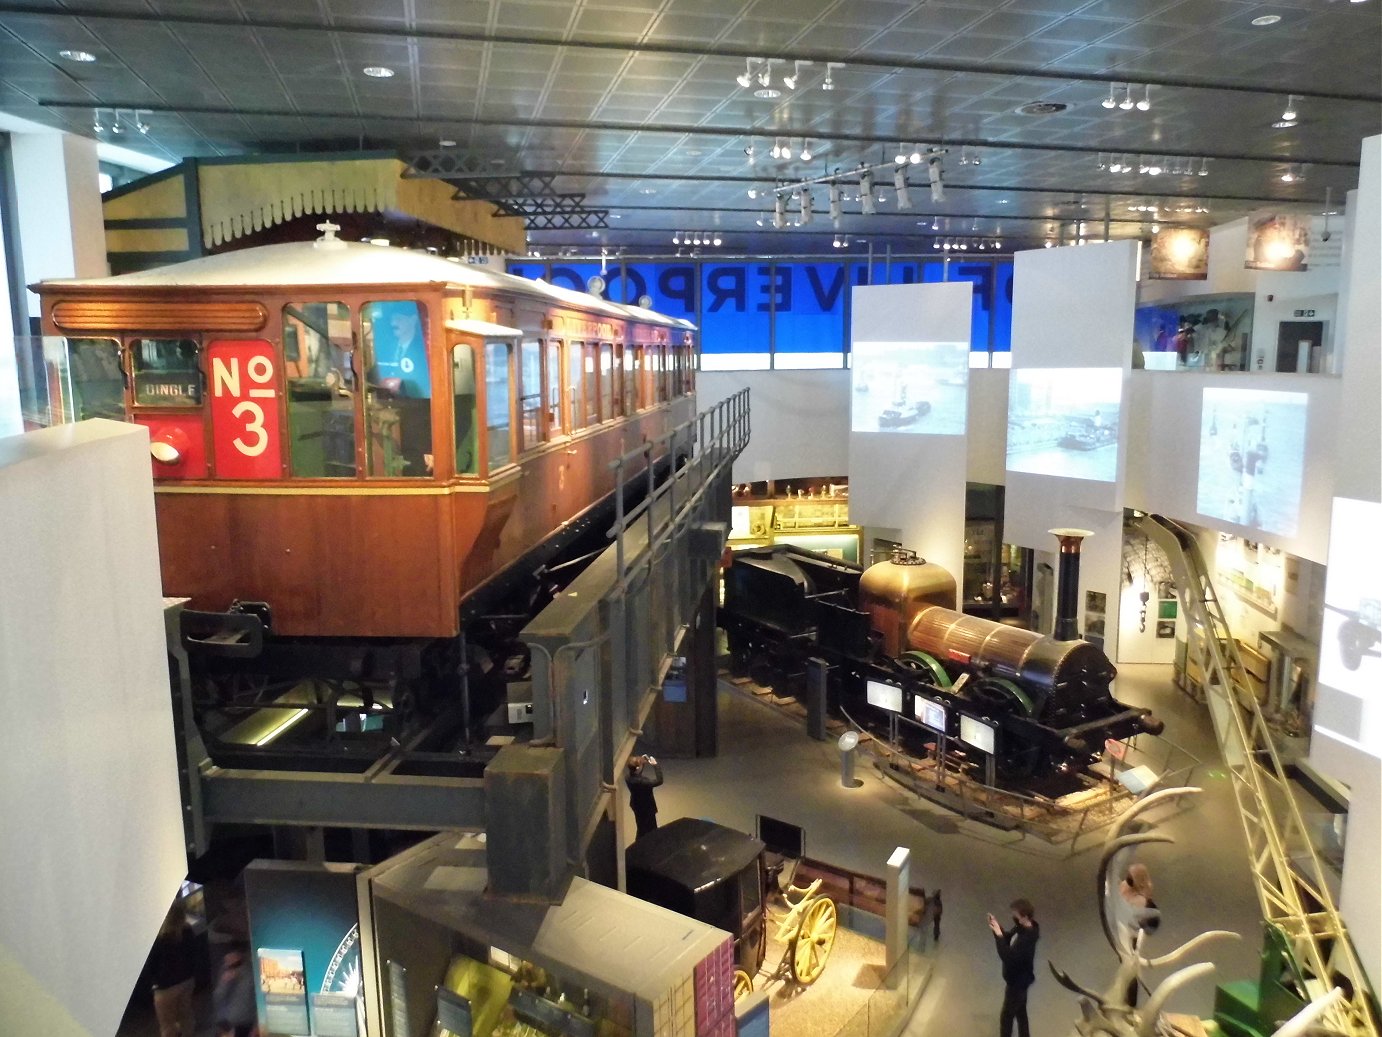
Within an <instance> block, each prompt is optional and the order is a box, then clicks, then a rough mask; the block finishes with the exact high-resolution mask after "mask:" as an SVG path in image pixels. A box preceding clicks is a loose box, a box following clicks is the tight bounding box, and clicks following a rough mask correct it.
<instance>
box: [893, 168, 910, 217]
mask: <svg viewBox="0 0 1382 1037" xmlns="http://www.w3.org/2000/svg"><path fill="white" fill-rule="evenodd" d="M893 190H894V191H895V192H896V193H897V207H898V209H900V210H902V211H903V212H906V211H908V210H910V209H911V208H912V192H911V191H910V190H908V188H907V167H906V166H898V167H897V170H896V171H895V172H894V173H893Z"/></svg>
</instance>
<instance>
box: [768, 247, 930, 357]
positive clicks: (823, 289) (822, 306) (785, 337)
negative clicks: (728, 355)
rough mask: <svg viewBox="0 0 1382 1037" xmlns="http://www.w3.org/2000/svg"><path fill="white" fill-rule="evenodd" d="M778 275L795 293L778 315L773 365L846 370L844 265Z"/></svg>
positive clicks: (783, 270) (780, 268)
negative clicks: (844, 368)
mask: <svg viewBox="0 0 1382 1037" xmlns="http://www.w3.org/2000/svg"><path fill="white" fill-rule="evenodd" d="M914 265H915V264H914ZM893 267H894V270H896V268H897V264H896V263H895V264H893ZM776 270H777V273H778V275H779V281H784V280H785V283H786V284H787V285H789V286H790V291H789V292H787V293H786V295H785V296H782V297H780V298H779V302H778V309H777V312H776V313H775V314H774V315H773V343H774V345H773V349H774V353H775V357H774V361H773V363H774V365H775V366H779V367H790V368H803V367H843V366H844V338H845V293H846V288H845V265H844V264H843V263H832V262H824V263H778V264H777V266H776Z"/></svg>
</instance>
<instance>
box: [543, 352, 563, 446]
mask: <svg viewBox="0 0 1382 1037" xmlns="http://www.w3.org/2000/svg"><path fill="white" fill-rule="evenodd" d="M544 373H545V374H546V375H547V389H546V398H547V438H548V439H554V438H556V437H557V436H559V435H561V434H562V431H563V426H562V422H561V343H560V342H558V341H557V340H555V339H552V340H549V341H548V343H547V367H546V369H545V371H544Z"/></svg>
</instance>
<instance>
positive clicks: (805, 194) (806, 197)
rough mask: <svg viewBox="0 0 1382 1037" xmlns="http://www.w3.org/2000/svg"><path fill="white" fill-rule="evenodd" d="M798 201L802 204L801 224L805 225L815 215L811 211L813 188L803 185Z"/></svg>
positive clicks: (798, 194)
mask: <svg viewBox="0 0 1382 1037" xmlns="http://www.w3.org/2000/svg"><path fill="white" fill-rule="evenodd" d="M797 202H798V204H799V205H800V206H801V224H802V226H803V227H804V226H806V224H808V223H810V222H811V217H812V215H813V214H812V211H811V188H809V187H807V186H805V185H802V188H801V190H800V191H798V192H797Z"/></svg>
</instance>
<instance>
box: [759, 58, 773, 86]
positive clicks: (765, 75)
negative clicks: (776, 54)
mask: <svg viewBox="0 0 1382 1037" xmlns="http://www.w3.org/2000/svg"><path fill="white" fill-rule="evenodd" d="M776 61H777V59H776V58H765V59H764V60H763V69H762V71H761V72H759V73H758V85H759V86H761V87H764V88H767V87H770V86H772V85H773V65H774V64H775V63H776Z"/></svg>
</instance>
